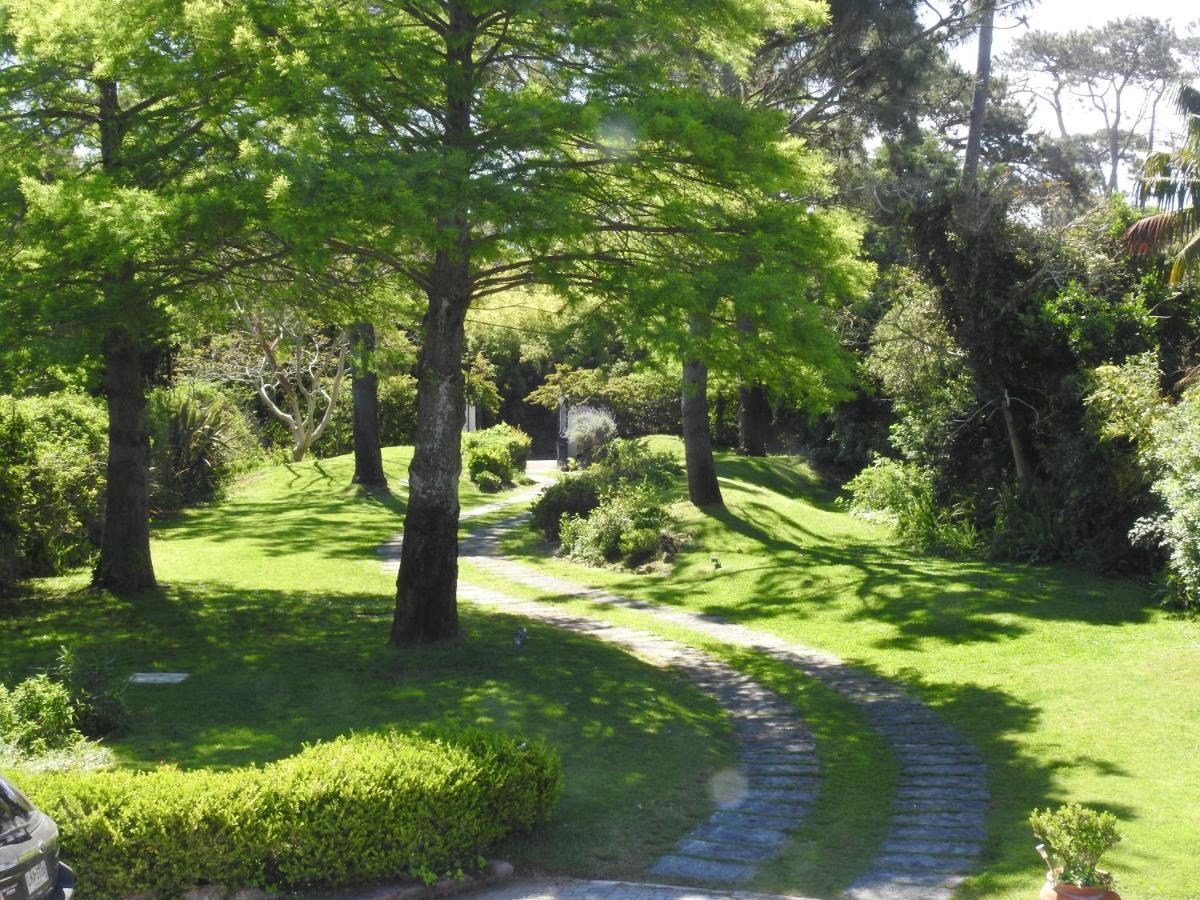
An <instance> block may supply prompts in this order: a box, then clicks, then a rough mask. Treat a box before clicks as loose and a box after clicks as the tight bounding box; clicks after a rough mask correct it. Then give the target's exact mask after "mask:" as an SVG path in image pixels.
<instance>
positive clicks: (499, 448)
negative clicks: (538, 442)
mask: <svg viewBox="0 0 1200 900" xmlns="http://www.w3.org/2000/svg"><path fill="white" fill-rule="evenodd" d="M532 447H533V440H532V438H530V437H529V435H527V434H526V433H525V432H523V431H522V430H521V429H520V428H516V427H515V426H512V425H504V424H501V425H493V426H492V427H491V428H485V429H483V430H482V431H474V432H468V433H467V434H464V435H463V441H462V448H463V457H464V459H465V461H466V466H467V474H468V476H469V477H470V479H471V480H472V481H473V482H475V484H477V485H479V486H480V487H481V488H484V489H485V490H487V489H488V488H489V487H490V488H492V489H498V487H499V486H500V485H506V484H512V483H513V482H514V481H515V480H516V479H517V478H518V477H520V476H521V475H523V474H524V473H525V464H526V463H527V462H528V461H529V453H530V450H531V448H532ZM484 473H491V474H492V475H494V476H495V478H496V479H498V480H499V485H497V484H495V483H494V482H493V481H492V480H491V479H484V480H482V481H481V480H480V476H482V475H483V474H484Z"/></svg>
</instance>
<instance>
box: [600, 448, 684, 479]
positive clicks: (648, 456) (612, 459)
mask: <svg viewBox="0 0 1200 900" xmlns="http://www.w3.org/2000/svg"><path fill="white" fill-rule="evenodd" d="M592 468H594V469H599V470H600V474H601V475H602V476H603V477H604V479H605V480H606V481H607V483H608V484H610V485H614V486H615V485H617V484H622V483H628V484H636V483H638V482H647V483H649V484H652V485H654V486H655V487H660V488H665V487H668V486H669V485H670V484H671V482H672V481H673V480H674V479H675V478H676V477H677V476H678V475H680V474H681V473H682V472H683V467H682V466H680V464H679V460H678V459H677V458H676V457H675V456H674V454H671V453H666V452H655V451H653V450H651V449H650V448H649V447H648V446H647V444H646V442H645V441H644V440H638V439H635V438H614V439H613V440H611V441H609V442H608V443H607V444H605V445H603V446H602V447H600V448H598V449H597V450H596V452H595V454H594V455H593V460H592Z"/></svg>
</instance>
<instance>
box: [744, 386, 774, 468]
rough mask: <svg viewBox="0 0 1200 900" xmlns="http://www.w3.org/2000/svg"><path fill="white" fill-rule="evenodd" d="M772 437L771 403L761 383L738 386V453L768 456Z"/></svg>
mask: <svg viewBox="0 0 1200 900" xmlns="http://www.w3.org/2000/svg"><path fill="white" fill-rule="evenodd" d="M770 437H771V404H770V403H769V402H768V401H767V389H766V388H765V387H763V386H762V385H761V384H743V385H740V386H739V387H738V453H740V454H741V455H742V456H766V455H767V441H768V440H770Z"/></svg>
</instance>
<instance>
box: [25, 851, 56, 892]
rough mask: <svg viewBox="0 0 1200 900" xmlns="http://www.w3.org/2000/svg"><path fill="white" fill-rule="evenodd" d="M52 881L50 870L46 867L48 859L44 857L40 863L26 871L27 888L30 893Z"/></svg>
mask: <svg viewBox="0 0 1200 900" xmlns="http://www.w3.org/2000/svg"><path fill="white" fill-rule="evenodd" d="M49 881H50V871H49V870H48V869H47V868H46V861H45V860H44V859H43V860H42V861H41V862H40V863H38V864H37V865H36V866H34V867H33V868H32V869H30V870H29V871H28V872H26V873H25V890H26V892H27V893H28V894H29V895H30V896H33V894H34V893H35V892H36V891H37V890H38V889H39V888H42V887H45V886H46V883H47V882H49Z"/></svg>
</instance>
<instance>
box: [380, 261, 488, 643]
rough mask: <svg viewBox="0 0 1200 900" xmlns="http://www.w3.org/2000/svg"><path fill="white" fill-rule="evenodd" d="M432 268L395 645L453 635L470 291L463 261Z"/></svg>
mask: <svg viewBox="0 0 1200 900" xmlns="http://www.w3.org/2000/svg"><path fill="white" fill-rule="evenodd" d="M438 268H439V269H440V270H441V277H440V279H439V281H438V282H436V283H437V284H438V285H439V288H440V290H438V291H437V292H435V293H431V295H430V303H429V310H428V312H427V313H426V315H425V335H424V338H425V339H424V343H423V344H422V347H421V353H420V356H419V358H418V360H417V427H416V435H415V443H416V451H415V453H414V455H413V461H412V465H411V466H410V467H409V470H408V510H407V512H406V514H405V517H404V546H403V548H402V550H401V555H400V574H399V576H398V577H397V580H396V613H395V617H394V619H393V620H392V643H394V644H413V643H429V642H432V641H439V640H445V639H447V638H452V637H456V636H457V635H458V594H457V592H458V513H459V506H458V479H459V475H460V474H461V473H462V455H461V454H462V427H463V419H464V417H465V415H466V400H465V392H464V378H463V369H462V353H463V344H464V322H465V319H466V313H467V307H468V305H469V300H470V288H469V271H468V269H467V267H466V266H465V265H463V264H462V263H459V264H443V265H439V266H438ZM452 270H453V271H452Z"/></svg>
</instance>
